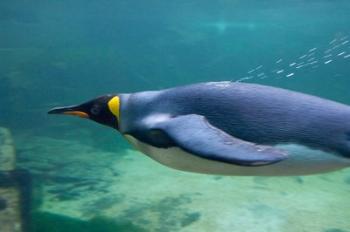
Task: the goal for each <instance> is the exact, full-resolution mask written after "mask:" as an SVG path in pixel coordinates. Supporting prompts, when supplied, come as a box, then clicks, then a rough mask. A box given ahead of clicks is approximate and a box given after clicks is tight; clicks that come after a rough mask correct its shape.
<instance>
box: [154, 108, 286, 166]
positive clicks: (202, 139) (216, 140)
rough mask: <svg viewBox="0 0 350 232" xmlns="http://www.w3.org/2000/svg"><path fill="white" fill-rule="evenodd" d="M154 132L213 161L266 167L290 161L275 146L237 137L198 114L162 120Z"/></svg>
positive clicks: (186, 149) (188, 150) (184, 148)
mask: <svg viewBox="0 0 350 232" xmlns="http://www.w3.org/2000/svg"><path fill="white" fill-rule="evenodd" d="M150 129H151V130H161V131H162V132H163V133H165V134H166V135H167V136H168V137H169V139H170V140H171V141H172V142H173V143H174V144H175V145H176V146H178V147H180V148H182V149H183V150H185V151H187V152H189V153H191V154H194V155H196V156H199V157H201V158H205V159H209V160H214V161H219V162H225V163H230V164H236V165H240V166H262V165H268V164H272V163H276V162H279V161H282V160H284V159H286V158H287V154H286V153H285V152H283V151H281V150H278V149H275V148H273V147H271V146H263V145H256V144H254V143H250V142H247V141H244V140H241V139H238V138H235V137H233V136H231V135H229V134H227V133H226V132H224V131H222V130H220V129H218V128H216V127H214V126H212V125H211V124H210V123H209V122H208V121H207V120H206V118H205V117H203V116H200V115H196V114H190V115H184V116H178V117H175V118H169V119H166V120H164V121H163V120H162V121H161V122H158V123H155V124H153V126H152V128H150Z"/></svg>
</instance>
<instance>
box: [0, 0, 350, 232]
mask: <svg viewBox="0 0 350 232" xmlns="http://www.w3.org/2000/svg"><path fill="white" fill-rule="evenodd" d="M349 12H350V2H349V1H345V0H344V1H341V0H339V1H326V0H317V1H316V0H315V1H302V0H295V1H283V2H282V1H257V0H255V1H253V0H250V1H233V0H232V1H228V0H226V1H224V0H222V1H207V0H205V1H193V0H192V1H191V0H190V1H188V0H187V1H182V0H179V1H173V2H169V1H161V0H152V1H134V0H124V1H122V0H115V1H111V0H100V1H97V0H91V1H82V0H80V1H73V2H72V1H41V0H39V1H35V3H33V2H30V1H17V0H15V1H13V0H11V1H10V0H4V1H1V2H0V60H1V62H0V104H1V112H0V126H1V127H7V128H9V129H10V130H11V131H12V134H13V136H14V140H15V144H16V150H17V166H18V167H19V168H25V169H28V170H29V171H30V172H31V173H32V174H33V183H34V192H33V197H34V201H35V202H34V203H33V231H68V230H71V231H77V228H81V230H83V231H88V230H91V231H102V232H103V231H307V232H309V231H322V232H341V231H350V223H349V216H350V210H349V209H350V200H349V196H348V195H349V192H350V170H342V171H338V172H334V173H329V174H322V175H315V176H308V177H283V178H282V177H271V178H263V177H221V176H211V175H200V174H192V173H185V172H180V171H176V170H172V169H169V168H167V167H164V166H161V165H160V164H158V163H156V162H154V161H152V160H150V159H149V158H147V157H145V156H144V155H142V154H141V153H139V152H137V151H135V150H133V148H132V147H131V146H130V145H129V144H128V143H127V142H126V141H125V140H124V139H123V138H122V136H120V135H119V134H118V133H116V132H115V131H113V130H111V129H109V128H106V127H102V126H100V125H97V124H94V123H91V122H89V121H87V120H80V119H77V118H73V117H53V116H50V117H49V116H48V115H47V114H46V112H47V110H48V109H50V108H51V107H53V106H57V105H70V104H75V103H80V102H84V101H86V100H88V99H91V98H93V97H96V96H98V95H102V94H106V93H124V92H136V91H143V90H158V89H162V88H167V87H173V86H178V85H184V84H189V83H195V82H204V81H220V80H232V81H243V82H251V83H259V84H265V85H272V86H278V87H283V88H287V89H292V90H296V91H300V92H304V93H309V94H313V95H317V96H321V97H324V98H328V99H332V100H335V101H339V102H342V103H345V104H350V91H349V86H350V79H349V77H350V69H349V65H350V56H349V54H350V27H349V22H350V14H349ZM84 228H85V229H84Z"/></svg>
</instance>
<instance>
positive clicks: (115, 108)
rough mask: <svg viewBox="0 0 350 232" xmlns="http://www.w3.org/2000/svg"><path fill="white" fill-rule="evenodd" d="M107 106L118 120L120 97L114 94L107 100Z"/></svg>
mask: <svg viewBox="0 0 350 232" xmlns="http://www.w3.org/2000/svg"><path fill="white" fill-rule="evenodd" d="M108 108H109V110H110V111H111V112H112V114H113V115H114V116H116V117H117V119H118V121H119V117H120V99H119V97H118V96H115V97H113V98H112V99H111V100H109V102H108Z"/></svg>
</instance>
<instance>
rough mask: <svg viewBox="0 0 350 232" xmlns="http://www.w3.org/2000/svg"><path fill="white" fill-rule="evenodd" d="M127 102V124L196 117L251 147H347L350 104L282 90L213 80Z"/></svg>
mask: <svg viewBox="0 0 350 232" xmlns="http://www.w3.org/2000/svg"><path fill="white" fill-rule="evenodd" d="M125 98H126V97H125ZM128 99H129V100H128V103H127V104H129V106H128V107H127V108H128V111H129V113H127V112H125V113H124V114H125V117H126V118H127V119H125V120H127V121H128V123H127V122H126V124H128V125H131V124H133V125H134V124H135V122H137V121H138V120H139V117H145V116H146V115H151V114H159V113H160V114H170V115H171V116H177V115H184V114H199V115H203V116H205V117H206V118H207V120H208V121H209V122H210V123H211V124H212V125H214V126H215V127H218V128H220V129H222V130H223V131H225V132H227V133H229V134H231V135H233V136H235V137H237V138H240V139H243V140H247V141H251V142H255V143H260V144H278V143H291V142H298V143H302V144H305V145H309V146H313V147H322V148H325V149H326V148H332V149H333V148H334V149H337V150H339V149H340V150H341V149H344V150H345V151H344V152H345V153H347V152H348V148H349V145H348V142H349V141H348V135H349V133H350V107H349V106H346V105H344V104H340V103H337V102H334V101H330V100H326V99H322V98H319V97H315V96H310V95H307V94H302V93H298V92H294V91H289V90H285V89H280V88H274V87H269V86H263V85H257V84H247V83H232V82H212V83H200V84H194V85H188V86H183V87H177V88H171V89H166V90H162V91H155V92H142V93H136V94H132V95H130V96H129V97H128ZM130 106H132V107H130ZM131 111H133V112H132V113H131ZM122 117H123V116H122ZM123 118H124V117H123ZM130 122H131V123H130ZM127 127H128V126H127ZM339 147H341V148H339ZM339 152H341V153H344V152H343V151H339Z"/></svg>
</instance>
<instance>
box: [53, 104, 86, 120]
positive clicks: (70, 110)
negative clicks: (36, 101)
mask: <svg viewBox="0 0 350 232" xmlns="http://www.w3.org/2000/svg"><path fill="white" fill-rule="evenodd" d="M81 108H82V107H81V106H79V105H78V106H65V107H55V108H53V109H51V110H49V111H48V112H47V113H48V114H65V115H73V116H78V117H81V118H89V115H88V114H87V113H85V112H84V111H82V109H81Z"/></svg>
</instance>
